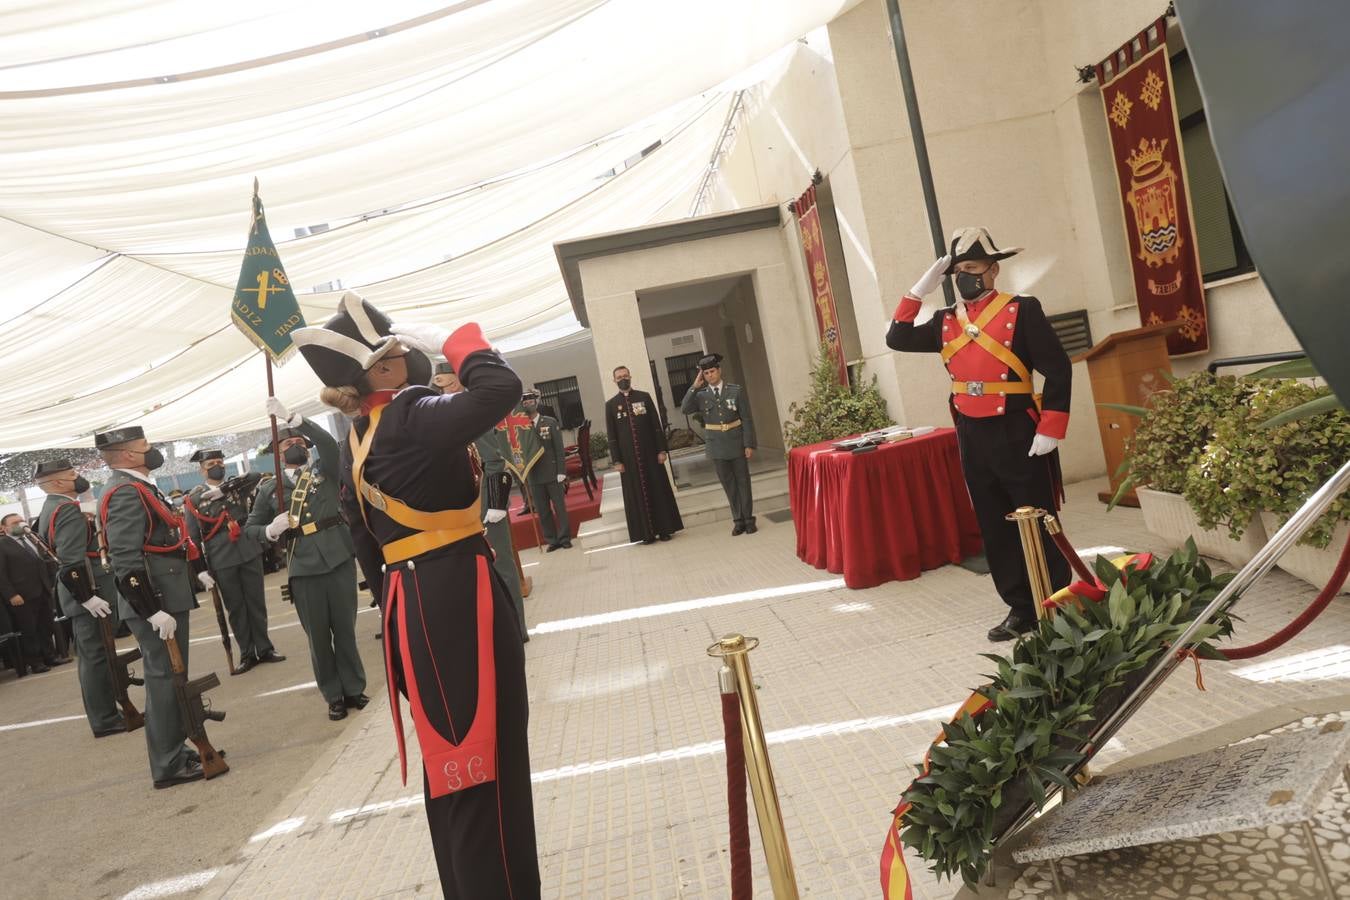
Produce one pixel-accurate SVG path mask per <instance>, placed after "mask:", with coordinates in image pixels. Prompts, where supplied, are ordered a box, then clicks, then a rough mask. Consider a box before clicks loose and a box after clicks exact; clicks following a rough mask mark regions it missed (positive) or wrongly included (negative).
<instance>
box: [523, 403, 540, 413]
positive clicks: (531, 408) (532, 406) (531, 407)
mask: <svg viewBox="0 0 1350 900" xmlns="http://www.w3.org/2000/svg"><path fill="white" fill-rule="evenodd" d="M521 408H522V409H524V410H525V411H526V412H527V413H529V414H530V415H534V413H535V410H537V409H539V404H538V403H535V402H534V401H533V400H531V401H529V402H528V403H522V404H521Z"/></svg>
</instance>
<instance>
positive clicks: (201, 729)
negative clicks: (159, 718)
mask: <svg viewBox="0 0 1350 900" xmlns="http://www.w3.org/2000/svg"><path fill="white" fill-rule="evenodd" d="M164 645H165V646H166V647H167V648H168V649H169V664H170V665H171V666H172V667H173V690H174V693H175V694H176V695H177V696H178V712H179V714H180V715H182V717H183V725H184V727H185V728H186V729H187V736H188V740H190V741H192V743H193V744H194V745H195V746H196V747H197V753H198V754H199V755H200V756H201V758H202V777H203V778H207V779H210V778H215V777H216V776H217V775H224V774H225V773H226V772H228V771H230V767H229V766H228V765H227V764H226V763H225V758H224V757H223V756H221V755H220V754H219V753H218V752H216V748H215V747H213V746H211V739H210V738H208V737H207V736H206V723H207V721H211V722H223V721H224V720H225V713H224V712H222V711H220V710H215V709H208V708H207V707H206V706H204V705H203V704H202V695H203V694H205V693H206V692H207V691H209V690H211V688H214V687H220V678H218V677H217V676H216V673H215V672H212V673H211V674H210V675H203V676H202V677H201V678H192V679H189V678H188V677H187V666H185V665H183V654H182V652H181V651H180V650H179V649H178V639H177V638H176V637H175V638H170V639H169V640H167V641H165V642H164Z"/></svg>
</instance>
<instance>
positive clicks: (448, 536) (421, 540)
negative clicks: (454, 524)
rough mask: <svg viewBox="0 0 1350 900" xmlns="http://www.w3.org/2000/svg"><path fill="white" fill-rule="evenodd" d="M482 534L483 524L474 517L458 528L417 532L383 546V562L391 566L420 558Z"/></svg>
mask: <svg viewBox="0 0 1350 900" xmlns="http://www.w3.org/2000/svg"><path fill="white" fill-rule="evenodd" d="M482 533H483V523H482V522H480V521H478V519H477V517H476V516H475V518H474V521H473V523H472V524H466V525H462V526H460V527H459V528H441V529H438V530H436V531H419V532H417V533H416V534H410V535H408V536H407V537H405V538H400V539H399V540H397V541H393V542H391V543H388V544H385V545H384V548H383V552H384V561H385V563H386V564H388V565H391V566H392V565H393V564H394V563H401V562H403V561H404V560H405V559H412V558H413V557H414V556H420V555H421V554H423V553H429V552H430V551H432V550H438V549H440V548H441V547H448V546H449V545H450V544H453V543H455V542H456V541H462V540H464V539H465V538H467V537H473V536H474V535H475V534H482Z"/></svg>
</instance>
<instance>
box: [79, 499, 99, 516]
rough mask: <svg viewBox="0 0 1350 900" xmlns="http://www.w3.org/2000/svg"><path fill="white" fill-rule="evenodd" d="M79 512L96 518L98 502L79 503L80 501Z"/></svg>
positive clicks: (82, 501)
mask: <svg viewBox="0 0 1350 900" xmlns="http://www.w3.org/2000/svg"><path fill="white" fill-rule="evenodd" d="M80 512H82V513H84V514H85V515H86V516H96V515H98V501H97V500H81V501H80Z"/></svg>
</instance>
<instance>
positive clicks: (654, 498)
mask: <svg viewBox="0 0 1350 900" xmlns="http://www.w3.org/2000/svg"><path fill="white" fill-rule="evenodd" d="M614 383H615V384H617V385H618V386H619V392H618V393H617V394H615V395H614V396H613V397H610V398H609V400H608V401H606V403H605V431H606V432H607V433H608V437H609V456H610V459H612V460H613V461H614V467H615V468H616V469H617V470H618V472H619V478H620V480H621V481H622V482H623V514H624V517H625V518H626V519H627V520H628V539H629V540H630V541H641V542H642V543H644V544H651V543H655V542H656V541H657V540H662V541H668V540H670V536H671V535H672V534H674V533H675V532H677V531H680V530H681V529H683V528H684V522H683V521H682V520H681V519H680V508H679V506H678V505H676V503H675V492H674V491H673V490H672V489H671V487H670V476H669V475H667V474H666V449H667V448H666V435H665V432H664V431H663V429H662V428H661V417H660V416H659V415H658V414H657V409H656V404H655V403H653V402H652V395H651V394H647V393H644V392H642V391H639V390H637V389H635V388H634V387H633V376H632V374H631V373H630V372H629V371H628V367H627V366H619V367H618V368H616V369H615V370H614Z"/></svg>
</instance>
